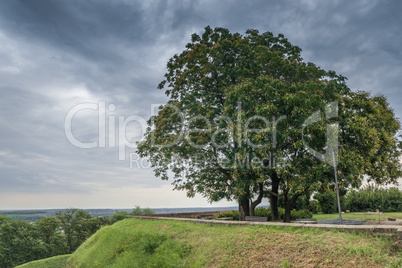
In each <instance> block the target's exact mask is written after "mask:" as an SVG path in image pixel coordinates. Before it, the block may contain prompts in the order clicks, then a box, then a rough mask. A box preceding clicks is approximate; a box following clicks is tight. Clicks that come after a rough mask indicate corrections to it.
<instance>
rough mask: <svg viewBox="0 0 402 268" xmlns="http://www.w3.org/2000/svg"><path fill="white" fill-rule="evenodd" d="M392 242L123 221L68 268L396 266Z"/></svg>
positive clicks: (95, 238)
mask: <svg viewBox="0 0 402 268" xmlns="http://www.w3.org/2000/svg"><path fill="white" fill-rule="evenodd" d="M393 242H394V241H393V240H392V239H390V238H385V237H374V236H370V235H368V234H357V233H344V232H338V231H325V230H322V229H310V228H306V229H299V228H288V227H286V228H285V227H276V226H272V227H269V226H227V225H219V226H216V225H206V224H197V223H189V222H179V221H159V220H158V221H156V220H140V219H125V220H123V221H120V222H118V223H116V224H114V225H112V226H107V227H104V228H102V229H101V230H99V231H98V232H97V233H96V234H95V235H94V236H92V237H91V238H90V239H89V240H87V241H86V242H85V243H84V244H83V245H82V246H81V247H80V248H79V249H78V250H77V251H76V252H75V253H74V254H73V255H71V257H70V258H69V260H68V262H67V264H68V265H69V266H67V267H75V268H80V267H91V268H92V267H119V268H120V267H122V268H124V267H130V268H131V267H338V266H339V267H384V266H385V265H387V264H389V265H390V266H389V267H398V266H395V265H394V264H396V265H399V264H398V263H399V260H400V258H402V253H401V251H398V250H396V249H395V248H394V247H393V246H392V243H393ZM38 267H39V266H38ZM60 267H62V266H60Z"/></svg>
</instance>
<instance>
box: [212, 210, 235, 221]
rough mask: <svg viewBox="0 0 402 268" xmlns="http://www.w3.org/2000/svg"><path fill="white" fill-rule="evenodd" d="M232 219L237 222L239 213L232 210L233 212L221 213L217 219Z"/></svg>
mask: <svg viewBox="0 0 402 268" xmlns="http://www.w3.org/2000/svg"><path fill="white" fill-rule="evenodd" d="M229 217H232V218H233V220H235V221H238V220H239V211H237V210H233V211H228V212H222V213H219V214H218V217H217V218H229Z"/></svg>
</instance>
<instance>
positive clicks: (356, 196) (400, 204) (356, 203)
mask: <svg viewBox="0 0 402 268" xmlns="http://www.w3.org/2000/svg"><path fill="white" fill-rule="evenodd" d="M345 209H349V210H350V211H374V210H376V209H379V210H380V211H386V212H399V211H402V191H400V190H398V189H397V188H389V189H383V188H378V187H374V186H372V185H369V186H366V187H365V188H362V189H360V190H359V191H356V190H352V191H350V192H349V194H348V195H346V199H345Z"/></svg>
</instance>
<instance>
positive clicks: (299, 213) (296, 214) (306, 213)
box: [290, 209, 313, 220]
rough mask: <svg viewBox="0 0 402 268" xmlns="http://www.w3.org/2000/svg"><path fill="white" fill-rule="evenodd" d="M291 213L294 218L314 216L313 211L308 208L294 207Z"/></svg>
mask: <svg viewBox="0 0 402 268" xmlns="http://www.w3.org/2000/svg"><path fill="white" fill-rule="evenodd" d="M290 215H291V219H292V220H296V219H311V218H313V213H311V211H310V210H308V209H301V210H295V209H294V210H292V212H291V213H290Z"/></svg>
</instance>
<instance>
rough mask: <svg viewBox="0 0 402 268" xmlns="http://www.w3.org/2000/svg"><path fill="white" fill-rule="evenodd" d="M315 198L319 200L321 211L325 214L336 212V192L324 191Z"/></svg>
mask: <svg viewBox="0 0 402 268" xmlns="http://www.w3.org/2000/svg"><path fill="white" fill-rule="evenodd" d="M314 199H316V200H318V203H319V205H320V211H321V212H322V213H325V214H331V213H335V212H336V197H335V193H334V192H323V193H317V194H315V195H314Z"/></svg>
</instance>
